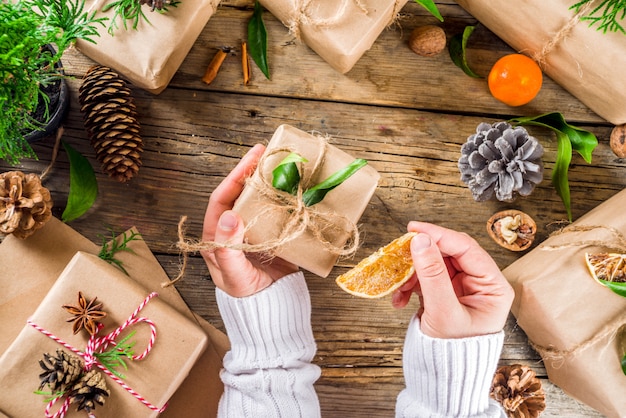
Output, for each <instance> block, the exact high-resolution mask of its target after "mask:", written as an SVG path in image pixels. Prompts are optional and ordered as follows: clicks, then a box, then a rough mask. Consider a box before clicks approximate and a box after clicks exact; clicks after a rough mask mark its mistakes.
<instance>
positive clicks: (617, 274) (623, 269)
mask: <svg viewBox="0 0 626 418" xmlns="http://www.w3.org/2000/svg"><path fill="white" fill-rule="evenodd" d="M585 260H586V261H587V267H588V268H589V272H590V273H591V276H592V277H593V278H594V279H595V280H596V281H598V282H599V281H600V280H604V281H608V282H616V283H620V282H621V283H623V282H626V254H615V253H596V254H590V253H585ZM600 283H602V282H600ZM602 284H603V283H602Z"/></svg>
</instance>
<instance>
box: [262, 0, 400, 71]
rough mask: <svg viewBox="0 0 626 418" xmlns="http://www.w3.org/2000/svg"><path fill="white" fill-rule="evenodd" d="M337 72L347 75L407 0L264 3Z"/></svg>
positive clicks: (273, 0)
mask: <svg viewBox="0 0 626 418" xmlns="http://www.w3.org/2000/svg"><path fill="white" fill-rule="evenodd" d="M260 1H261V4H262V5H263V6H265V8H266V9H267V10H269V11H270V12H271V13H272V14H273V15H274V16H276V17H277V18H278V19H279V20H280V21H281V22H282V23H283V24H284V25H285V26H287V27H288V28H289V29H290V30H291V31H292V32H293V33H294V34H295V35H296V36H298V37H299V38H300V39H302V41H304V43H306V44H307V45H308V46H309V48H311V49H312V50H313V51H315V52H316V53H317V54H318V55H319V56H320V57H322V58H323V59H324V60H325V61H326V62H328V63H329V64H330V65H331V66H332V67H333V68H334V69H336V70H337V71H339V72H341V73H346V72H348V71H350V70H351V69H352V67H353V66H354V64H356V62H357V61H358V60H359V59H360V58H361V56H363V54H364V53H365V52H366V51H367V50H369V49H370V48H371V47H372V45H373V44H374V42H375V41H376V39H377V38H378V36H379V35H380V34H381V32H382V31H383V30H384V29H385V28H386V27H387V26H389V25H390V24H391V23H393V21H394V19H395V17H396V15H397V13H398V12H399V11H400V9H402V7H403V6H404V5H405V4H406V2H407V0H358V1H357V0H260Z"/></svg>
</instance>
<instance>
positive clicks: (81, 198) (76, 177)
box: [61, 142, 98, 222]
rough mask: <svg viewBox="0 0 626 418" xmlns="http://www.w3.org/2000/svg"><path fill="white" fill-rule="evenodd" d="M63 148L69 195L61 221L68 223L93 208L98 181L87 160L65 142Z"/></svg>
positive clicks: (96, 195)
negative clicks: (66, 162) (67, 168)
mask: <svg viewBox="0 0 626 418" xmlns="http://www.w3.org/2000/svg"><path fill="white" fill-rule="evenodd" d="M63 148H65V152H66V153H67V156H68V158H69V161H70V193H69V195H68V197H67V206H66V207H65V210H64V211H63V214H62V215H61V219H62V220H63V222H69V221H72V220H74V219H76V218H79V217H80V216H82V215H83V214H84V213H85V212H87V210H89V208H91V206H93V204H94V202H95V201H96V198H97V197H98V181H97V180H96V174H95V173H94V171H93V167H92V166H91V163H90V162H89V160H87V158H85V157H84V156H83V155H82V154H81V153H79V152H78V151H76V150H75V149H74V148H72V147H71V146H70V145H69V144H67V143H65V142H63Z"/></svg>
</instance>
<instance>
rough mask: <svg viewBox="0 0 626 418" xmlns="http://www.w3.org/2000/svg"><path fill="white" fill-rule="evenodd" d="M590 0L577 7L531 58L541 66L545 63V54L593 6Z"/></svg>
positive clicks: (565, 36) (563, 37) (566, 34)
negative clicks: (572, 14)
mask: <svg viewBox="0 0 626 418" xmlns="http://www.w3.org/2000/svg"><path fill="white" fill-rule="evenodd" d="M593 3H594V2H592V1H589V2H587V3H585V4H584V5H583V6H582V7H581V8H579V9H578V12H576V13H575V14H574V16H572V18H571V19H570V20H569V21H568V22H567V23H566V24H565V25H564V26H563V27H562V28H561V29H559V30H558V31H557V32H556V33H555V34H554V36H553V37H552V39H550V40H549V41H548V42H547V43H546V44H545V45H544V46H543V48H541V51H539V52H536V53H534V54H532V58H533V59H534V60H535V61H537V62H538V63H539V64H541V65H542V66H543V65H544V63H545V58H546V56H547V55H548V54H549V53H550V52H551V51H552V50H553V49H554V48H555V47H556V46H557V45H558V44H559V43H560V42H561V41H562V40H563V39H565V38H567V36H568V35H569V33H570V32H571V31H572V29H574V26H576V25H577V24H578V22H580V20H581V18H582V17H583V16H585V15H586V14H587V12H589V11H590V10H591V9H592V8H593Z"/></svg>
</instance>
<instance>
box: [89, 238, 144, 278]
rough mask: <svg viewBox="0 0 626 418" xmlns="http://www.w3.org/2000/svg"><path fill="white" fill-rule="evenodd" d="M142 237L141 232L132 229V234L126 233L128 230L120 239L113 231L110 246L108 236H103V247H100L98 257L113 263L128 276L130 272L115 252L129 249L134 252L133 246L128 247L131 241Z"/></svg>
mask: <svg viewBox="0 0 626 418" xmlns="http://www.w3.org/2000/svg"><path fill="white" fill-rule="evenodd" d="M141 238H142V237H141V234H140V233H139V232H136V231H130V235H126V232H124V234H123V235H122V237H121V240H120V241H118V239H117V237H116V236H115V233H114V232H113V231H111V241H110V243H111V245H110V246H109V243H108V242H107V238H106V237H104V236H102V247H101V248H100V252H99V253H98V257H100V259H102V260H104V261H106V262H107V263H109V264H113V265H114V266H116V267H117V268H119V269H120V270H122V271H123V272H124V273H125V274H126V275H127V276H128V272H127V271H126V269H125V268H124V266H123V263H122V262H121V261H120V260H118V259H117V258H115V254H117V253H119V252H120V251H127V252H130V253H132V252H133V250H132V248H129V247H128V243H129V242H131V241H137V240H140V239H141Z"/></svg>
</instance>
